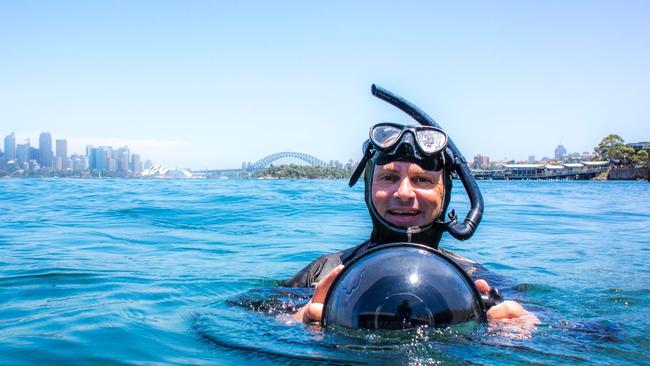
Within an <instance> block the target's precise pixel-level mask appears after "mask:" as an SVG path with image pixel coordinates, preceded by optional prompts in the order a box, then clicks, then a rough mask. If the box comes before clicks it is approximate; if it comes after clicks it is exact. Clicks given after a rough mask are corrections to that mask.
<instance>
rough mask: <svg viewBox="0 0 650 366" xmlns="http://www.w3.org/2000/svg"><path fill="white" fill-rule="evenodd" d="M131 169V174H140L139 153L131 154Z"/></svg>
mask: <svg viewBox="0 0 650 366" xmlns="http://www.w3.org/2000/svg"><path fill="white" fill-rule="evenodd" d="M131 171H132V172H133V175H140V174H142V162H141V161H140V155H139V154H132V155H131Z"/></svg>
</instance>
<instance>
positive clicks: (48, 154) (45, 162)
mask: <svg viewBox="0 0 650 366" xmlns="http://www.w3.org/2000/svg"><path fill="white" fill-rule="evenodd" d="M53 156H54V154H53V153H52V135H50V133H49V132H41V135H40V136H39V138H38V163H39V164H40V166H41V168H44V169H51V168H52V167H53V166H54V161H53Z"/></svg>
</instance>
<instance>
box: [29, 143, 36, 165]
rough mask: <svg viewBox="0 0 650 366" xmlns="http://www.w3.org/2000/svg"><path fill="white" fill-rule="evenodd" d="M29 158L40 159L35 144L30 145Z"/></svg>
mask: <svg viewBox="0 0 650 366" xmlns="http://www.w3.org/2000/svg"><path fill="white" fill-rule="evenodd" d="M29 160H36V161H38V148H37V147H34V146H30V147H29Z"/></svg>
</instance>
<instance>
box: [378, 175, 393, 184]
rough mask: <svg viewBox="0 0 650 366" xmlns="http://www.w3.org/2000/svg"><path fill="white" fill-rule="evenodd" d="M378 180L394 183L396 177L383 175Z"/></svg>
mask: <svg viewBox="0 0 650 366" xmlns="http://www.w3.org/2000/svg"><path fill="white" fill-rule="evenodd" d="M379 180H383V181H385V182H394V181H396V180H397V177H395V176H394V175H384V176H382V177H379Z"/></svg>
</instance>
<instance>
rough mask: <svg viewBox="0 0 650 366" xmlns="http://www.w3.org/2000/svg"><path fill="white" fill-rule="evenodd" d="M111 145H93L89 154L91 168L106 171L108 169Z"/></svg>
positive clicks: (96, 170) (95, 170)
mask: <svg viewBox="0 0 650 366" xmlns="http://www.w3.org/2000/svg"><path fill="white" fill-rule="evenodd" d="M109 149H110V147H106V146H100V147H91V148H90V154H89V155H88V165H89V169H90V170H91V171H94V172H105V171H106V170H107V169H108V152H109Z"/></svg>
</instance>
